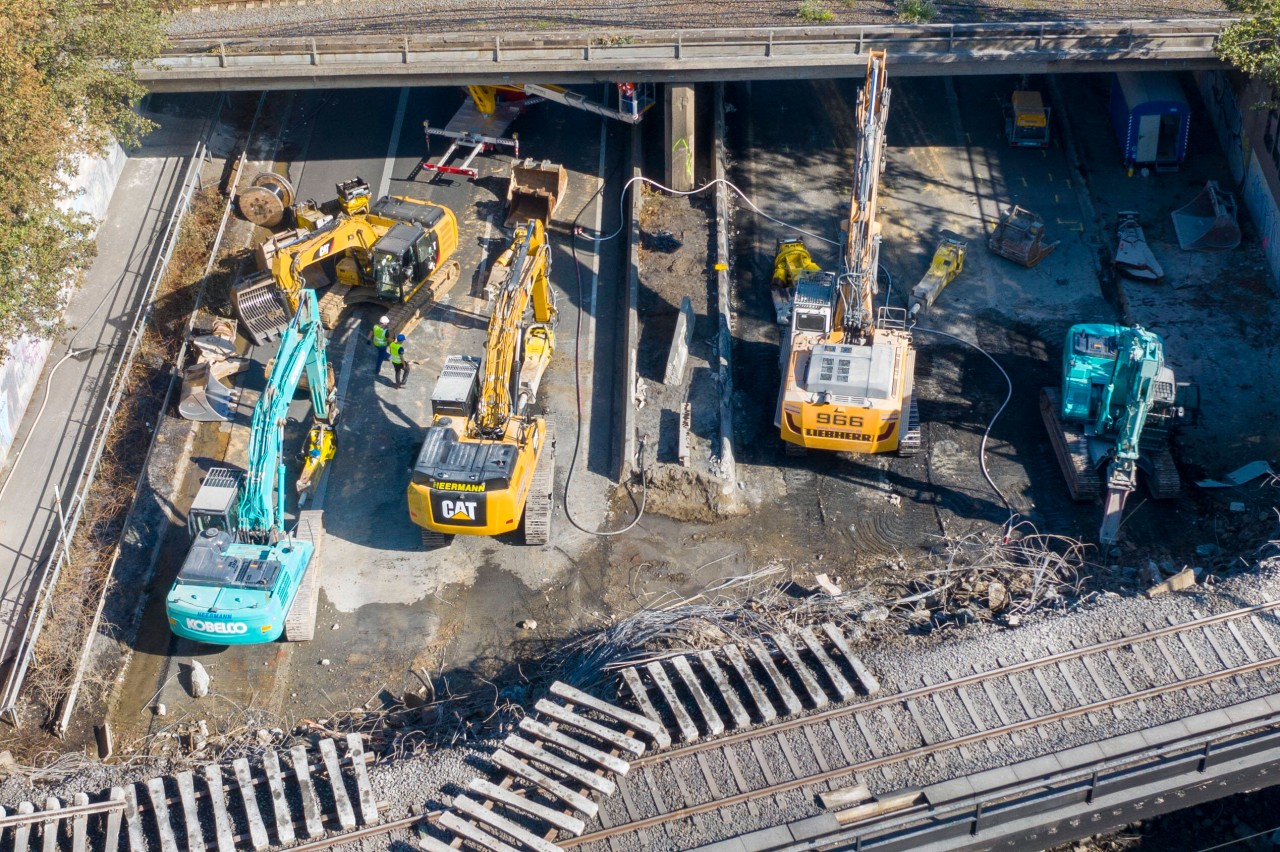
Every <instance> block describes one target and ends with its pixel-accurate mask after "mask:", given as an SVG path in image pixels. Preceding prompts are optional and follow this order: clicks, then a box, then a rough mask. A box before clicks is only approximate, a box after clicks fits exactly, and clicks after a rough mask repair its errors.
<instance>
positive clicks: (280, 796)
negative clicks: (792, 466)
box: [0, 601, 1280, 852]
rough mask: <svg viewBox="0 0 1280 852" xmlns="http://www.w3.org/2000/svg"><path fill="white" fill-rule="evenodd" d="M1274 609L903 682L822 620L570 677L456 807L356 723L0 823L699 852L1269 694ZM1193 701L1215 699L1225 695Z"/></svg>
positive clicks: (1276, 625) (151, 844)
mask: <svg viewBox="0 0 1280 852" xmlns="http://www.w3.org/2000/svg"><path fill="white" fill-rule="evenodd" d="M1277 609H1280V601H1276V602H1272V603H1267V604H1262V605H1258V606H1252V607H1246V608H1242V609H1237V610H1234V611H1231V612H1227V613H1221V614H1218V615H1213V616H1208V617H1204V618H1198V619H1194V620H1191V621H1187V622H1183V623H1177V624H1167V625H1160V626H1156V625H1146V626H1145V629H1144V630H1143V632H1141V633H1139V634H1136V635H1129V636H1120V637H1115V638H1111V639H1104V640H1101V641H1098V642H1096V643H1094V644H1090V645H1081V646H1079V647H1071V648H1069V649H1067V650H1063V651H1059V652H1057V653H1053V654H1050V655H1047V656H1043V657H1037V658H1034V659H1020V660H1009V659H997V660H995V661H993V662H994V663H995V665H994V666H993V667H989V668H979V667H977V666H975V667H974V668H973V670H972V671H971V672H969V673H966V674H957V675H955V676H953V677H952V678H950V679H949V680H947V681H945V682H939V683H925V684H923V685H921V686H916V687H913V688H908V689H904V690H902V691H898V692H894V693H888V694H886V693H884V692H882V690H881V687H880V683H879V681H878V679H877V678H876V677H875V676H874V675H873V674H872V673H871V672H870V671H868V669H867V667H866V666H865V665H864V664H863V663H862V662H861V661H860V660H859V659H858V657H857V655H856V653H855V652H854V647H855V645H856V639H857V638H858V637H856V636H851V635H850V634H849V633H847V632H846V630H845V629H841V628H840V627H838V626H836V625H833V624H824V625H820V626H818V627H808V628H802V629H799V630H794V631H792V632H789V633H785V634H775V635H772V636H762V637H760V638H759V639H758V640H752V641H750V642H746V643H741V644H726V645H725V646H723V647H721V648H718V649H716V650H715V651H700V652H694V653H688V654H682V655H674V656H670V657H667V658H664V659H655V660H653V661H650V662H646V663H644V664H642V665H638V666H635V667H633V668H628V669H624V670H623V671H622V672H621V677H620V692H621V693H622V694H623V695H624V696H625V698H626V705H627V706H620V705H617V704H613V703H609V702H606V701H603V700H601V699H599V698H596V697H593V696H591V695H587V694H585V693H582V692H580V691H578V690H577V689H574V688H573V687H570V686H568V685H565V684H561V683H557V684H554V685H553V686H552V687H551V691H550V696H548V697H547V698H544V699H542V700H540V701H539V702H538V703H537V704H536V705H535V706H534V707H533V708H532V709H531V712H530V714H529V715H528V716H527V717H526V718H525V719H523V720H522V721H521V723H520V725H519V728H518V730H515V731H513V732H512V733H511V735H510V736H508V737H507V738H506V740H505V741H504V743H503V745H502V748H501V749H500V750H499V751H497V752H496V753H494V754H493V755H492V757H491V758H490V760H491V762H492V763H493V765H494V767H495V770H496V771H495V772H494V773H492V774H490V775H489V776H488V777H477V778H475V779H473V780H471V782H470V783H469V785H468V786H467V787H466V790H465V792H463V793H461V794H460V795H457V796H455V797H454V798H453V800H452V803H451V806H450V808H449V809H448V810H445V811H441V812H435V813H431V814H416V815H411V816H408V817H405V818H401V819H396V820H391V821H385V822H381V823H379V822H378V811H379V806H378V805H377V804H376V802H375V801H374V799H373V795H372V792H371V789H370V788H369V786H368V779H367V777H366V776H365V772H364V765H365V760H366V756H365V754H364V752H363V750H362V749H361V748H360V741H359V738H358V737H356V736H354V735H352V736H349V737H348V738H347V753H346V755H345V758H344V759H343V760H342V761H339V760H338V758H337V754H336V750H335V746H334V743H333V741H329V740H327V741H322V742H321V744H320V760H319V761H315V760H314V759H312V758H311V757H308V755H307V752H306V751H305V750H304V749H302V748H301V747H297V748H295V749H294V750H293V751H292V752H291V754H290V761H289V765H288V766H287V767H285V768H283V769H282V768H281V765H280V762H279V758H278V757H277V756H276V755H275V753H274V752H272V753H269V754H268V756H267V758H266V759H265V761H264V763H263V766H261V767H259V768H258V769H257V770H255V771H252V772H251V771H250V768H249V767H248V765H247V763H244V762H243V761H238V762H237V763H236V764H233V766H232V769H233V771H232V772H231V773H230V775H229V777H228V776H225V775H224V774H223V770H221V769H219V768H218V767H216V766H212V767H205V768H204V769H203V771H202V772H201V773H197V774H195V775H194V777H193V774H192V773H183V774H179V775H178V776H175V777H174V778H173V779H154V780H152V781H151V782H149V783H147V784H145V785H138V786H137V788H136V789H135V788H123V789H120V788H117V789H115V790H112V791H111V793H110V794H109V795H108V796H106V797H104V798H102V799H101V800H99V801H97V802H90V801H88V800H87V798H85V797H81V798H79V799H77V801H76V802H75V803H73V804H72V806H70V807H63V806H62V804H61V803H58V802H56V801H51V802H50V803H49V807H48V808H46V809H45V810H44V811H42V812H33V810H34V809H33V808H32V806H30V805H24V806H22V807H20V808H19V809H18V810H19V813H17V814H12V815H6V814H0V832H4V833H5V834H7V835H8V836H7V837H5V838H3V842H6V843H11V844H12V845H13V849H14V850H15V852H25V850H27V849H29V848H30V846H31V842H32V840H33V838H34V837H35V835H36V834H40V835H41V837H42V838H43V850H44V852H53V850H54V849H56V848H66V849H69V850H71V852H89V850H90V849H93V850H95V852H97V850H102V852H117V850H118V849H121V848H122V847H123V846H124V844H125V843H127V844H128V848H129V850H130V852H142V850H144V849H150V850H155V849H159V850H161V852H177V850H179V849H183V850H198V852H205V850H209V852H212V850H214V849H215V848H216V849H217V852H233V850H236V849H241V850H243V849H253V850H255V852H259V851H260V850H263V849H266V848H268V847H276V848H293V849H298V850H306V852H312V850H321V849H327V848H332V847H334V846H338V845H342V844H346V843H352V842H355V841H357V840H367V839H371V838H376V837H386V836H388V835H391V834H393V833H398V832H405V831H412V830H414V829H415V828H416V829H417V832H416V837H415V842H416V843H417V845H418V846H419V847H420V848H422V849H424V850H426V852H445V850H452V849H458V848H462V847H464V846H465V847H467V848H473V847H474V848H481V849H488V850H491V852H506V850H511V849H531V850H537V852H556V850H560V849H566V848H568V849H591V850H595V849H611V850H612V849H617V850H621V849H631V848H637V847H639V848H649V849H679V848H689V847H690V846H692V845H697V843H698V842H704V841H703V840H702V839H701V838H706V839H716V838H717V837H722V836H732V835H735V834H738V833H741V832H744V831H748V830H750V829H752V828H757V827H760V821H761V820H762V819H763V820H765V821H767V820H768V819H772V818H776V817H777V815H778V814H780V813H795V812H796V809H798V810H799V811H803V812H807V813H809V814H812V813H813V812H814V810H815V806H814V805H813V803H812V800H813V798H814V796H815V795H820V794H824V793H828V792H831V791H833V790H836V789H839V788H841V787H844V786H847V785H849V784H850V783H852V782H853V781H854V780H855V776H856V780H859V781H863V782H864V783H868V784H869V785H870V786H872V787H873V788H876V789H877V790H878V791H879V792H881V793H884V792H891V791H893V790H895V789H896V787H897V786H902V785H903V784H904V783H905V782H906V781H909V780H910V779H911V778H912V777H913V776H912V775H911V772H912V771H913V770H914V769H915V768H918V767H920V766H921V765H924V762H925V761H931V763H930V764H929V765H934V766H942V767H943V772H944V774H945V764H946V762H947V761H948V760H950V759H951V758H953V757H960V758H968V759H973V758H975V757H976V758H977V762H981V758H982V757H983V755H982V754H981V753H979V754H977V755H975V754H974V752H975V751H979V750H981V749H984V748H985V749H987V750H988V752H989V753H988V754H987V755H986V757H987V758H989V759H988V761H987V762H988V763H991V762H992V761H993V760H994V761H995V762H997V763H999V762H1000V761H1002V760H1005V758H1004V757H1002V756H1005V755H1009V754H1030V753H1038V752H1044V751H1052V750H1053V749H1054V748H1055V745H1056V743H1058V742H1060V741H1061V738H1062V736H1063V734H1064V732H1066V733H1071V732H1075V733H1076V734H1078V739H1084V740H1089V739H1090V737H1091V734H1090V731H1089V730H1085V729H1086V728H1089V729H1095V728H1096V729H1098V730H1099V731H1110V730H1112V729H1114V728H1117V727H1122V726H1123V725H1124V724H1125V723H1126V720H1127V724H1129V725H1130V726H1133V725H1134V724H1137V725H1139V726H1144V725H1145V723H1146V720H1148V719H1150V718H1153V717H1154V716H1158V715H1161V714H1160V707H1159V702H1162V701H1165V700H1167V699H1173V700H1177V699H1176V696H1179V695H1183V694H1185V693H1187V692H1189V691H1195V690H1200V691H1202V692H1208V693H1213V692H1215V691H1217V690H1219V689H1221V687H1222V685H1223V684H1224V683H1226V682H1228V681H1232V680H1235V681H1236V684H1237V685H1240V684H1241V682H1242V681H1241V679H1243V678H1248V677H1256V678H1260V679H1261V680H1262V682H1261V683H1260V684H1258V686H1260V687H1261V686H1265V685H1266V684H1269V683H1272V682H1273V680H1274V674H1273V672H1272V671H1270V670H1271V669H1274V668H1275V667H1276V666H1278V665H1280V618H1277V612H1276V610H1277ZM902 679H903V678H895V680H902ZM1263 691H1270V687H1267V689H1265V690H1263ZM1224 694H1225V692H1224ZM1195 703H1196V704H1197V705H1198V706H1197V707H1196V712H1199V711H1202V710H1203V709H1205V708H1204V705H1205V704H1213V703H1214V701H1213V700H1212V698H1210V699H1209V700H1207V701H1199V702H1195ZM1217 703H1219V704H1222V703H1226V699H1225V698H1224V699H1222V700H1220V701H1218V702H1217ZM1173 709H1176V708H1173ZM1163 715H1164V716H1170V715H1177V714H1176V713H1169V712H1165V713H1164V714H1163ZM326 743H327V745H326ZM655 747H656V749H657V750H656V751H655V750H654V748H655ZM298 766H303V767H306V768H307V769H306V771H305V772H304V773H301V774H304V775H307V776H308V777H309V779H310V782H311V783H310V786H311V787H312V790H313V792H312V793H310V794H307V793H306V786H307V784H306V783H304V782H301V781H300V780H299V777H298V776H299V774H300V773H298V772H297V767H298ZM935 774H936V772H935ZM959 774H963V771H960V772H959ZM333 778H339V779H341V783H339V784H334V783H333V782H332V780H331V779H333ZM193 782H194V784H193ZM224 782H225V783H224ZM197 788H198V789H197ZM175 789H176V791H177V795H176V796H175V795H173V792H174V790H175ZM215 790H216V792H215ZM246 790H248V791H250V792H249V793H248V794H246V792H245V791H246ZM315 791H321V796H320V798H316V792H315ZM338 791H341V795H338ZM321 799H323V802H324V804H323V806H322V805H321V804H320V802H321ZM250 801H252V802H254V803H256V812H255V811H254V808H253V807H251V806H249V805H248V802H250ZM307 801H311V805H307ZM220 814H221V815H220ZM762 815H763V816H762ZM846 822H847V820H846ZM426 823H431V824H432V826H431V827H428V826H427V825H426ZM855 824H856V823H855ZM846 827H847V826H846ZM48 838H53V839H52V840H50V839H48ZM304 838H305V839H304Z"/></svg>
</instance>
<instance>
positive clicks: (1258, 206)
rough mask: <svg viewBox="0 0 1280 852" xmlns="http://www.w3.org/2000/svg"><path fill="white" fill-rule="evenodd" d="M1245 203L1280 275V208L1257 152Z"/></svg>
mask: <svg viewBox="0 0 1280 852" xmlns="http://www.w3.org/2000/svg"><path fill="white" fill-rule="evenodd" d="M1268 126H1270V119H1268ZM1268 148H1269V150H1270V152H1271V156H1274V151H1275V147H1274V146H1273V145H1271V144H1270V143H1268ZM1244 205H1245V207H1246V208H1247V209H1248V210H1249V215H1250V217H1251V218H1252V219H1253V223H1254V225H1256V226H1257V228H1258V236H1259V237H1260V238H1261V240H1262V251H1263V253H1264V254H1266V256H1267V267H1268V268H1269V269H1270V270H1271V274H1272V275H1273V276H1274V277H1276V278H1280V210H1277V208H1276V199H1275V196H1274V195H1273V194H1272V192H1271V185H1270V184H1269V183H1268V182H1267V176H1266V173H1265V172H1264V171H1263V169H1262V163H1260V162H1259V161H1258V155H1257V152H1256V151H1255V152H1254V153H1253V154H1251V155H1250V157H1249V172H1248V174H1247V175H1245V180H1244Z"/></svg>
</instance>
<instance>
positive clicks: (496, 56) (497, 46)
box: [493, 36, 502, 62]
mask: <svg viewBox="0 0 1280 852" xmlns="http://www.w3.org/2000/svg"><path fill="white" fill-rule="evenodd" d="M493 61H494V62H501V61H502V36H494V37H493Z"/></svg>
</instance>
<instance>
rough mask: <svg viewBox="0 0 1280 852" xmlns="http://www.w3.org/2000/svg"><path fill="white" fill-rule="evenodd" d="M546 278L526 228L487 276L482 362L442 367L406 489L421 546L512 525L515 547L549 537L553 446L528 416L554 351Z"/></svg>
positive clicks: (539, 226)
mask: <svg viewBox="0 0 1280 852" xmlns="http://www.w3.org/2000/svg"><path fill="white" fill-rule="evenodd" d="M550 272H551V254H550V249H549V246H548V245H547V238H546V230H545V227H544V224H543V223H542V222H541V221H540V220H538V219H530V220H528V221H527V222H525V223H524V224H523V225H520V226H518V227H517V228H516V234H515V238H514V239H513V240H512V242H511V245H510V246H509V247H508V248H507V249H506V250H504V251H503V253H502V254H501V255H500V256H499V257H498V260H497V261H496V262H495V265H494V271H493V273H492V274H491V281H492V282H493V283H494V284H495V285H496V286H495V288H494V305H493V314H492V316H490V318H489V334H488V339H487V341H486V343H485V352H484V360H483V361H481V360H480V359H478V358H475V357H471V356H466V355H451V356H449V357H448V358H447V359H446V360H445V363H444V368H443V370H442V371H441V373H440V378H439V380H438V381H437V382H436V387H435V391H434V392H433V393H432V395H431V409H432V414H433V417H432V423H431V425H430V426H429V427H427V434H426V437H425V439H424V440H423V442H422V449H421V450H420V451H419V453H418V458H417V461H416V462H415V463H414V466H413V475H412V478H411V480H410V482H409V487H408V501H409V517H410V519H411V520H412V521H413V522H414V523H415V524H417V525H418V526H420V527H422V541H423V544H424V545H426V546H427V547H442V546H444V545H447V544H449V543H450V542H451V541H452V539H453V536H454V535H455V534H464V535H498V534H500V533H505V532H511V531H514V530H515V529H517V527H519V526H521V525H522V526H523V531H524V542H525V544H534V545H537V544H546V543H547V541H548V539H549V538H550V535H551V509H552V486H553V478H554V473H555V443H554V441H553V439H552V437H551V434H550V428H549V426H548V424H547V420H546V418H545V417H543V416H540V415H537V414H534V413H533V412H532V410H531V406H532V404H533V402H534V400H535V399H536V398H537V395H538V385H539V384H540V383H541V381H542V375H543V373H544V372H545V371H546V369H547V365H548V364H549V363H550V362H551V355H552V353H553V352H554V351H555V333H554V330H553V324H554V322H555V318H556V308H555V302H554V297H553V294H552V291H551V282H550V280H549V279H548V276H549V274H550Z"/></svg>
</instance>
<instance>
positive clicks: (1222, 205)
mask: <svg viewBox="0 0 1280 852" xmlns="http://www.w3.org/2000/svg"><path fill="white" fill-rule="evenodd" d="M1173 230H1174V231H1175V232H1176V233H1177V235H1178V245H1180V246H1181V247H1182V250H1183V251H1227V250H1229V249H1233V248H1235V247H1236V246H1238V245H1240V223H1239V222H1238V221H1237V220H1236V199H1235V197H1234V196H1233V195H1232V194H1231V193H1229V192H1223V191H1222V190H1220V189H1218V182H1217V181H1212V180H1211V181H1209V182H1208V183H1206V184H1205V185H1204V189H1202V190H1200V194H1199V195H1197V196H1196V197H1195V198H1193V199H1191V202H1190V203H1189V204H1187V205H1185V206H1183V207H1179V208H1178V209H1177V210H1175V211H1173Z"/></svg>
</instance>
